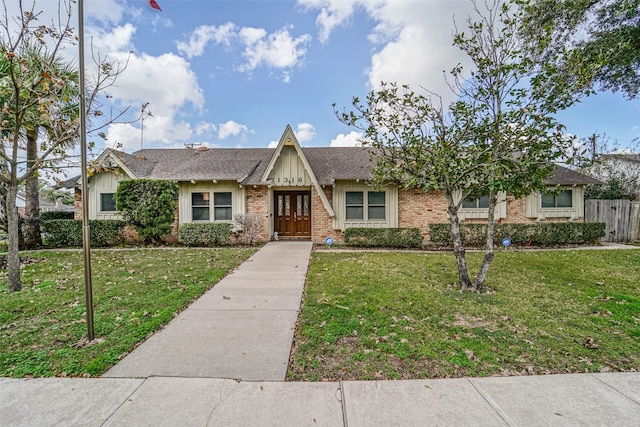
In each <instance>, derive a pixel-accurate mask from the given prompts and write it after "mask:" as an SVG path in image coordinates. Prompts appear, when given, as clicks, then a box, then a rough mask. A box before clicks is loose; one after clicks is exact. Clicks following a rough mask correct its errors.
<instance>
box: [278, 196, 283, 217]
mask: <svg viewBox="0 0 640 427" xmlns="http://www.w3.org/2000/svg"><path fill="white" fill-rule="evenodd" d="M283 209H284V201H283V197H282V194H279V195H278V216H282V211H283Z"/></svg>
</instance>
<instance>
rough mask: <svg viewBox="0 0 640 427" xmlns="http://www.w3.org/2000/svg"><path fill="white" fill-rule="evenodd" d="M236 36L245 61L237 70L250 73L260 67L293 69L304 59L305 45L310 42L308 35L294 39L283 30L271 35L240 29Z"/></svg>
mask: <svg viewBox="0 0 640 427" xmlns="http://www.w3.org/2000/svg"><path fill="white" fill-rule="evenodd" d="M238 35H239V37H240V40H241V41H242V43H243V44H244V46H245V48H244V52H243V56H244V57H245V59H246V62H245V63H244V64H243V65H241V66H240V67H239V68H238V69H239V70H240V71H244V72H251V71H253V70H255V69H256V68H258V67H259V66H261V65H264V66H266V67H268V68H276V69H285V70H286V69H290V68H293V67H295V66H296V65H298V63H299V62H300V61H301V60H302V59H303V58H304V55H305V54H306V51H307V50H306V45H307V44H308V43H309V41H310V40H311V36H309V35H308V34H303V35H302V36H300V37H295V38H294V37H292V36H291V34H289V30H288V29H285V28H283V29H281V30H278V31H276V32H275V33H272V34H267V32H266V31H265V30H264V29H261V28H242V29H241V30H240V32H239V34H238ZM286 78H287V76H286V75H285V79H286Z"/></svg>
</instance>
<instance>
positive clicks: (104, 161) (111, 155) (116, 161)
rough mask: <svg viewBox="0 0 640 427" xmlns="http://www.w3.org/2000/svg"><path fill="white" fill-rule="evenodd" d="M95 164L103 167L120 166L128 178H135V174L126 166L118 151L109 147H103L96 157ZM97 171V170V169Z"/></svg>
mask: <svg viewBox="0 0 640 427" xmlns="http://www.w3.org/2000/svg"><path fill="white" fill-rule="evenodd" d="M96 164H97V165H98V166H100V167H102V168H105V169H113V168H120V169H121V170H122V171H123V172H124V173H125V174H126V175H127V176H128V177H129V178H131V179H135V178H136V175H135V174H134V173H133V171H131V169H129V168H128V167H127V165H126V164H125V163H124V162H123V161H122V158H121V157H120V156H119V155H118V151H115V150H112V149H111V148H107V149H105V150H104V151H103V152H102V153H101V154H100V155H99V156H98V158H97V159H96ZM98 172H99V171H98Z"/></svg>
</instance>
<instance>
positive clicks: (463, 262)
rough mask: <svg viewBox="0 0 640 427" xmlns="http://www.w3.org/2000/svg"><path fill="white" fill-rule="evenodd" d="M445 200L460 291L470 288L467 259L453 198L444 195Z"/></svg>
mask: <svg viewBox="0 0 640 427" xmlns="http://www.w3.org/2000/svg"><path fill="white" fill-rule="evenodd" d="M445 196H446V198H447V204H448V207H447V213H448V214H449V222H450V223H451V235H452V236H453V255H454V256H455V257H456V263H457V265H458V280H459V281H460V289H462V290H466V289H468V288H469V287H470V286H471V279H470V278H469V267H468V266H467V257H466V254H465V250H464V245H463V244H462V236H461V234H460V219H459V218H458V209H457V208H456V207H455V204H454V202H453V196H452V195H450V194H446V195H445Z"/></svg>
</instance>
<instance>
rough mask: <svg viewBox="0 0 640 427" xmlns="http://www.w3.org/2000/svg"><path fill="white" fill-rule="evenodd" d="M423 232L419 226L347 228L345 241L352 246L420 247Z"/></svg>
mask: <svg viewBox="0 0 640 427" xmlns="http://www.w3.org/2000/svg"><path fill="white" fill-rule="evenodd" d="M422 240H423V237H422V234H421V233H420V229H418V228H359V227H354V228H347V229H346V230H345V231H344V242H345V243H346V244H347V245H350V246H360V247H385V248H419V247H422Z"/></svg>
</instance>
